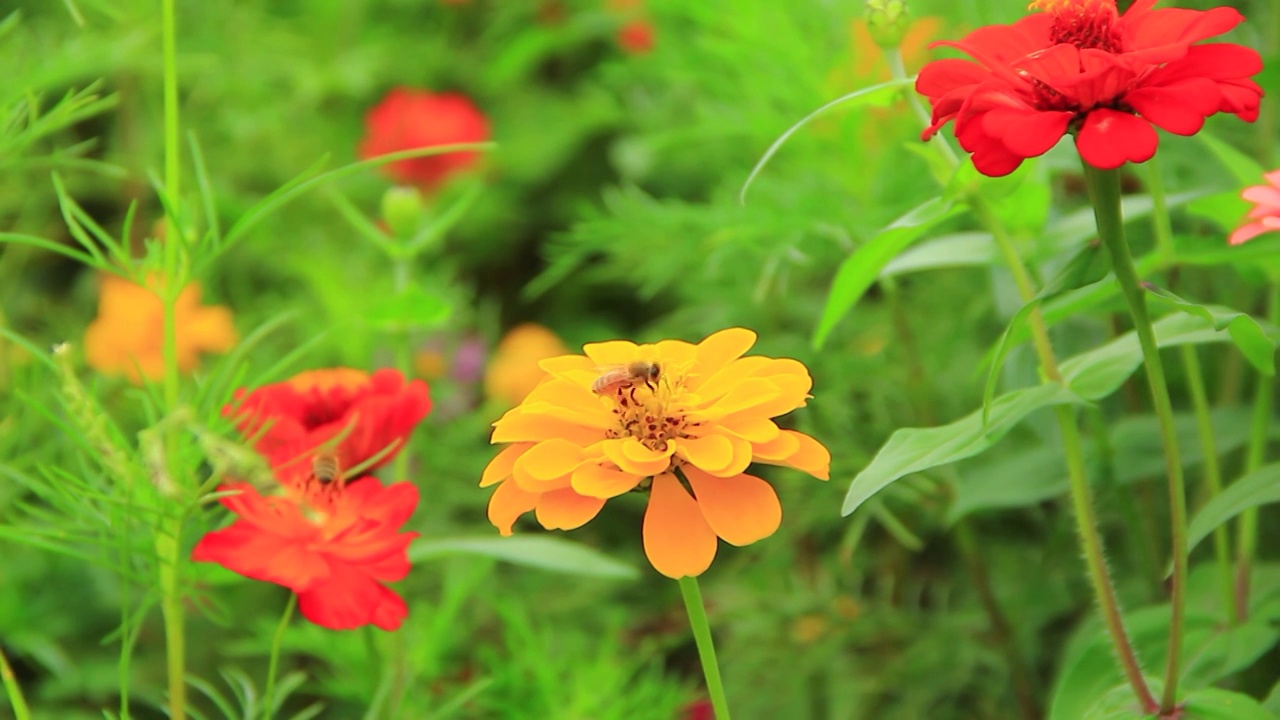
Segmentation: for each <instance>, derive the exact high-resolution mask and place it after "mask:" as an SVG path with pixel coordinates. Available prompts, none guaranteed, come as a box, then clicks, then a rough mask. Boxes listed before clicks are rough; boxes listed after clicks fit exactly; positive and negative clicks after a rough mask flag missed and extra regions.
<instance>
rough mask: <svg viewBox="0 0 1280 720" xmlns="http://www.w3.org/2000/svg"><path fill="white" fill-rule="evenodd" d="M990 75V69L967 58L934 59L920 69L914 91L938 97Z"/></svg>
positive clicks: (976, 82) (974, 83)
mask: <svg viewBox="0 0 1280 720" xmlns="http://www.w3.org/2000/svg"><path fill="white" fill-rule="evenodd" d="M990 77H991V71H990V70H987V69H986V68H984V67H982V66H981V65H978V64H977V63H973V62H970V61H968V60H956V59H954V58H947V59H945V60H934V61H933V62H931V63H929V64H928V65H925V66H924V67H923V68H921V69H920V75H919V77H917V78H916V92H918V93H920V94H921V95H924V96H926V97H929V98H938V97H942V96H943V95H946V94H947V93H949V92H951V91H953V90H955V89H956V88H960V87H966V86H969V85H976V84H978V83H980V82H982V81H984V80H986V79H988V78H990Z"/></svg>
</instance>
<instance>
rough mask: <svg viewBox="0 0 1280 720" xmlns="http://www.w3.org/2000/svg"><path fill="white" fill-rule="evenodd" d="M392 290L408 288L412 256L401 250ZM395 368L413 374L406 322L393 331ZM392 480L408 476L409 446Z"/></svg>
mask: <svg viewBox="0 0 1280 720" xmlns="http://www.w3.org/2000/svg"><path fill="white" fill-rule="evenodd" d="M392 263H393V265H392V272H393V291H394V292H395V294H396V297H402V296H403V295H404V294H405V292H406V291H407V290H408V289H409V282H410V279H411V278H410V273H411V272H412V270H413V256H412V255H411V254H409V253H406V252H404V251H403V250H402V251H401V252H400V253H399V254H397V255H396V256H395V257H394V258H392ZM393 342H394V343H395V355H396V369H397V370H399V371H400V372H401V373H404V376H405V378H406V379H408V378H409V377H410V376H411V375H412V374H413V330H412V329H411V328H410V327H409V326H408V324H407V323H406V324H405V326H404V327H403V328H400V329H398V330H397V331H396V333H395V338H394V339H393ZM392 471H393V473H392V475H393V477H392V480H393V481H400V480H404V479H406V478H408V477H409V448H408V447H402V448H400V449H399V452H398V453H396V459H395V462H394V463H393V464H392Z"/></svg>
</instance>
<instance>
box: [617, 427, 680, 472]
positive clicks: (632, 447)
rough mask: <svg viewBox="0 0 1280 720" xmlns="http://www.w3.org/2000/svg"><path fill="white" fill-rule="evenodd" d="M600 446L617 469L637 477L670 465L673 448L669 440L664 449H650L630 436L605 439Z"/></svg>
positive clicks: (659, 470) (663, 469) (661, 469)
mask: <svg viewBox="0 0 1280 720" xmlns="http://www.w3.org/2000/svg"><path fill="white" fill-rule="evenodd" d="M600 448H601V450H603V451H604V455H605V457H607V458H609V461H610V462H612V463H613V464H614V465H617V466H618V469H619V470H622V471H623V472H625V473H629V474H631V475H637V476H639V477H649V476H650V475H655V474H657V473H660V472H663V471H665V470H666V469H667V468H669V467H671V454H672V452H673V451H674V450H675V448H674V446H673V444H672V443H670V442H668V443H667V447H666V450H650V449H649V448H647V447H645V446H644V445H643V444H641V443H640V441H639V440H637V439H635V438H632V437H628V438H621V439H618V440H606V441H605V442H603V443H601V444H600Z"/></svg>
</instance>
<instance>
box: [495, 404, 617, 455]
mask: <svg viewBox="0 0 1280 720" xmlns="http://www.w3.org/2000/svg"><path fill="white" fill-rule="evenodd" d="M602 437H604V432H603V431H602V430H600V429H599V428H593V427H587V426H584V425H578V424H576V423H572V422H569V421H567V420H561V419H560V418H553V417H546V416H544V415H530V414H528V413H526V412H524V411H523V410H521V409H520V408H515V409H514V410H509V411H507V414H505V415H503V416H502V419H500V420H498V422H496V423H494V424H493V435H492V436H491V437H490V438H489V442H492V443H509V442H538V441H541V440H550V439H552V438H561V439H564V440H569V441H570V442H573V443H575V444H578V445H583V446H585V445H590V444H591V443H593V442H597V441H599V440H600V439H601V438H602Z"/></svg>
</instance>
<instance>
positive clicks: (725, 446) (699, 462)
mask: <svg viewBox="0 0 1280 720" xmlns="http://www.w3.org/2000/svg"><path fill="white" fill-rule="evenodd" d="M675 442H676V454H677V455H679V456H681V457H683V458H684V459H685V460H688V461H689V462H690V463H692V464H693V465H696V466H697V467H700V468H702V469H703V470H707V471H712V472H714V471H716V470H721V469H723V468H725V467H728V465H729V463H731V462H733V443H731V442H729V438H727V437H725V436H724V435H716V434H712V435H707V436H705V437H691V438H680V439H679V440H676V441H675Z"/></svg>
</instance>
